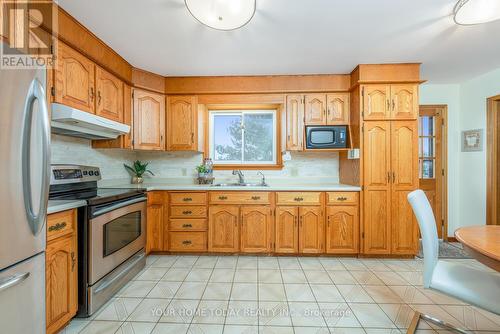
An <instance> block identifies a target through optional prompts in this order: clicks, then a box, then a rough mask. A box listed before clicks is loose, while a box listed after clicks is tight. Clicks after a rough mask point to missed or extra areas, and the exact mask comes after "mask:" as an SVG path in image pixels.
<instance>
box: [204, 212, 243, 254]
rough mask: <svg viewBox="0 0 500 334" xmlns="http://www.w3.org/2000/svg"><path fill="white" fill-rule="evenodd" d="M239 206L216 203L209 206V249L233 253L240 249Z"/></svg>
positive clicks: (210, 250)
mask: <svg viewBox="0 0 500 334" xmlns="http://www.w3.org/2000/svg"><path fill="white" fill-rule="evenodd" d="M238 221H239V207H238V206H233V205H214V206H210V208H209V216H208V251H209V252H226V253H232V252H237V251H238V250H239V223H238Z"/></svg>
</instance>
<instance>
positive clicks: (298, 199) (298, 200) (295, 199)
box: [293, 197, 304, 202]
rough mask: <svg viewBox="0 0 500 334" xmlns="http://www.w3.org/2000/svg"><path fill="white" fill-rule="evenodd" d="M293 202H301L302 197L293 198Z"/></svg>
mask: <svg viewBox="0 0 500 334" xmlns="http://www.w3.org/2000/svg"><path fill="white" fill-rule="evenodd" d="M293 200H294V201H295V202H302V201H303V200H304V198H303V197H295V198H294V199H293Z"/></svg>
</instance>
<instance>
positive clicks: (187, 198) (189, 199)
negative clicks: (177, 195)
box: [182, 197, 193, 202]
mask: <svg viewBox="0 0 500 334" xmlns="http://www.w3.org/2000/svg"><path fill="white" fill-rule="evenodd" d="M182 200H183V201H184V202H191V201H192V200H193V199H192V198H191V197H184V198H183V199H182Z"/></svg>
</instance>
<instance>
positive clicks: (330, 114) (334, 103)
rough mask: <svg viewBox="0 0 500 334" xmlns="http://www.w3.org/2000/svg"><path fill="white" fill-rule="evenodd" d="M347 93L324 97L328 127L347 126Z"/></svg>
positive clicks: (348, 109)
mask: <svg viewBox="0 0 500 334" xmlns="http://www.w3.org/2000/svg"><path fill="white" fill-rule="evenodd" d="M349 98H350V96H349V93H335V94H328V95H326V105H327V119H326V122H327V124H328V125H348V124H349V111H350V105H349Z"/></svg>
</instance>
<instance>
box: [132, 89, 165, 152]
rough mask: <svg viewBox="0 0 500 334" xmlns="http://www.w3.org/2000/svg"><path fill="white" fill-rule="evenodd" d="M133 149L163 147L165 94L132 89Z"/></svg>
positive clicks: (162, 148) (159, 148)
mask: <svg viewBox="0 0 500 334" xmlns="http://www.w3.org/2000/svg"><path fill="white" fill-rule="evenodd" d="M133 100H134V113H133V114H134V142H133V146H134V149H139V150H160V151H161V150H164V149H165V96H164V95H161V94H156V93H151V92H149V91H145V90H140V89H134V91H133Z"/></svg>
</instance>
